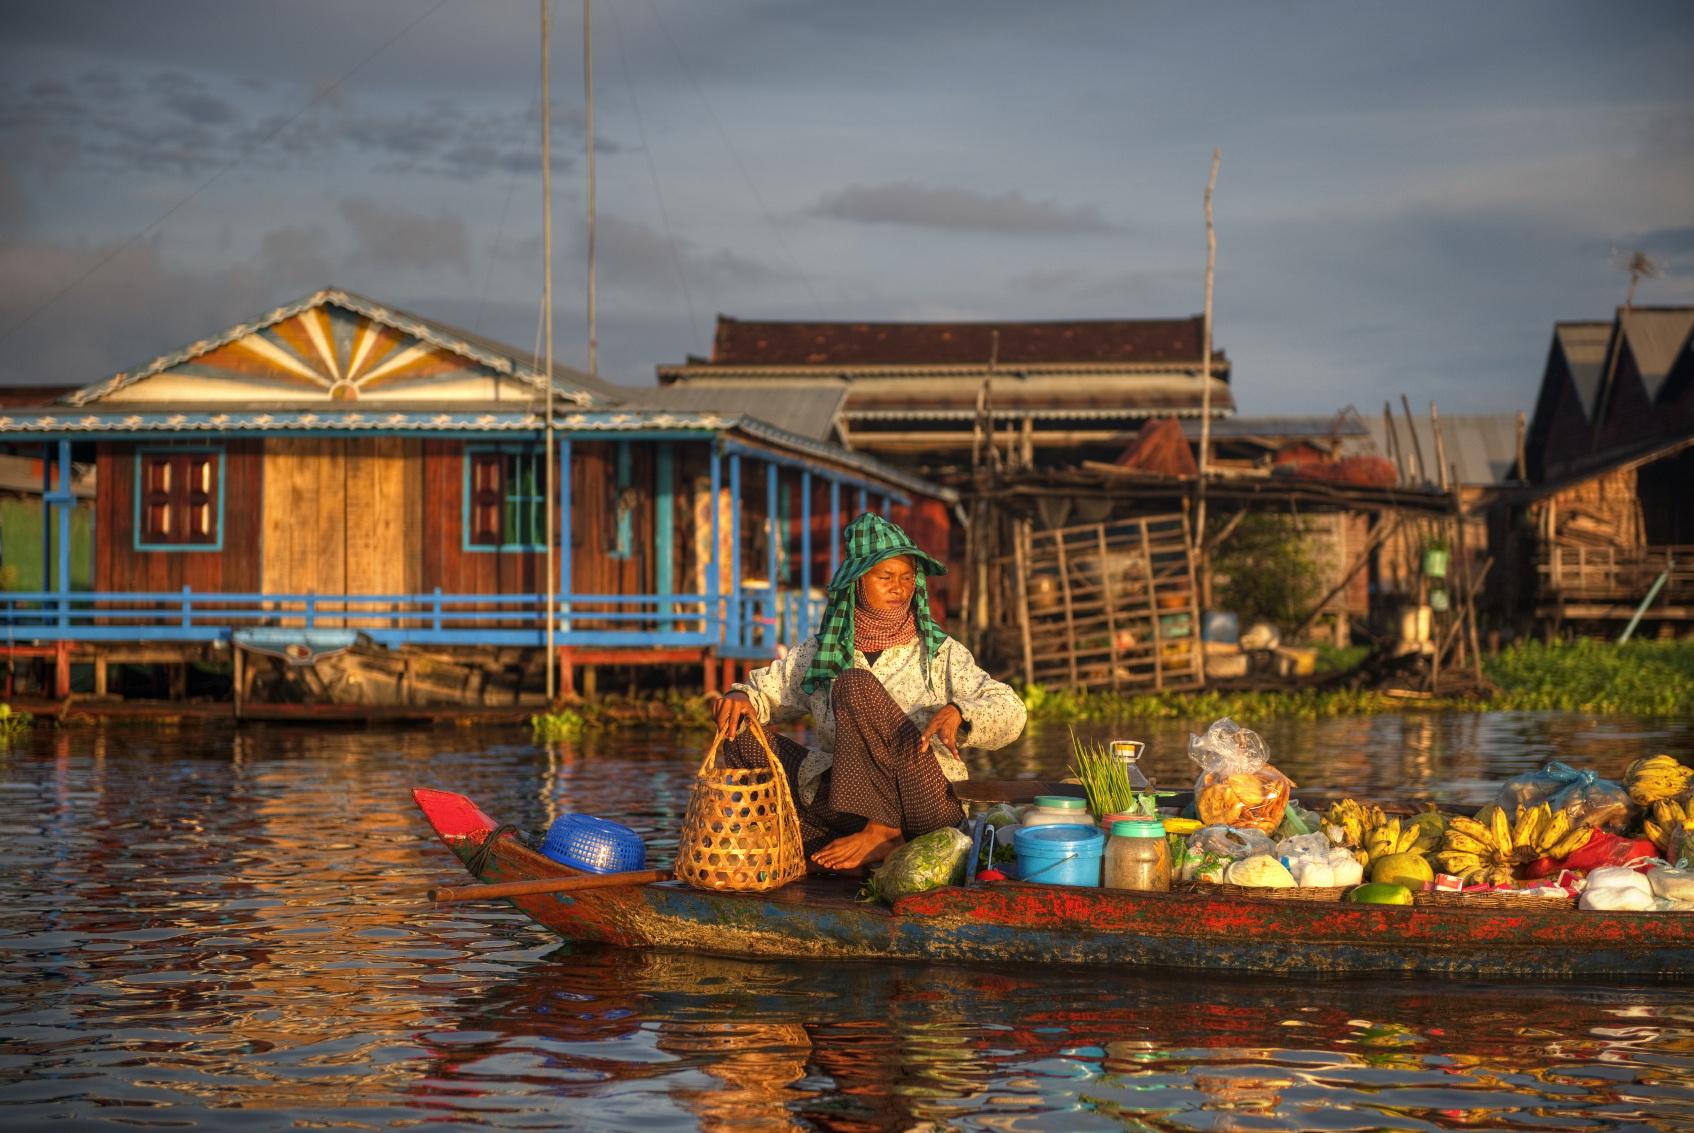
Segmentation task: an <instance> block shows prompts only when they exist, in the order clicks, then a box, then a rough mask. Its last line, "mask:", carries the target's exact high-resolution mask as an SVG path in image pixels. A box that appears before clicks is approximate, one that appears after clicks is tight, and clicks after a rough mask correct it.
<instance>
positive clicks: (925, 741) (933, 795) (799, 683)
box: [712, 513, 1024, 870]
mask: <svg viewBox="0 0 1694 1133" xmlns="http://www.w3.org/2000/svg"><path fill="white" fill-rule="evenodd" d="M845 552H846V553H845V556H844V557H843V559H842V562H841V566H840V567H839V568H838V569H837V570H836V572H835V577H834V578H832V579H830V582H829V591H828V594H829V597H828V601H827V604H826V606H825V608H824V615H823V624H822V627H821V628H820V629H819V631H818V632H817V633H816V634H814V635H812V636H811V637H809V638H807V639H806V640H805V641H804V642H803V643H801V645H800V646H799V647H798V648H796V649H794V650H793V651H792V652H790V653H789V654H788V656H786V657H784V658H782V659H781V660H779V661H777V662H775V663H774V664H772V665H770V666H769V667H768V668H764V669H756V670H754V671H753V672H752V673H751V674H749V675H748V677H747V679H746V680H745V681H744V682H741V683H738V684H734V685H731V686H730V691H729V692H728V694H727V695H725V696H724V697H723V699H721V700H719V701H718V702H717V704H716V705H714V706H713V713H712V714H713V717H714V718H715V719H716V721H717V725H718V730H719V731H720V732H722V733H725V734H726V735H728V736H730V737H733V738H732V739H731V740H730V742H729V743H727V744H726V745H725V750H726V751H727V752H728V753H729V756H728V762H729V763H730V764H731V765H732V766H736V767H763V766H765V756H764V752H763V749H762V748H760V746H759V742H758V740H757V739H755V738H754V737H753V735H752V734H751V730H748V731H745V732H744V731H742V723H743V721H744V719H746V718H748V717H752V718H753V719H755V720H757V721H758V722H759V723H760V724H771V723H777V724H780V723H785V722H788V721H791V720H797V719H799V718H800V717H802V716H805V715H807V714H808V713H809V714H810V715H811V717H812V722H813V725H814V734H815V736H816V742H817V744H818V746H817V748H815V749H807V748H804V747H802V746H800V745H799V744H798V743H795V742H794V741H793V740H791V739H789V738H788V737H786V736H781V735H777V736H772V737H771V740H772V749H773V750H774V751H775V752H776V755H777V758H778V760H779V761H780V762H781V763H782V769H783V771H784V772H785V773H786V774H787V776H788V782H789V785H790V786H791V787H792V788H793V793H794V798H795V801H796V803H798V805H799V808H800V834H801V838H802V839H803V841H804V842H805V849H806V854H807V855H808V857H809V858H810V859H811V860H812V862H814V863H815V864H816V865H817V866H820V867H822V868H824V869H830V870H852V869H857V868H858V867H860V866H865V865H871V864H874V863H876V862H880V861H881V860H882V859H883V858H885V857H887V856H888V855H889V854H890V853H892V852H893V851H894V850H895V849H897V848H898V847H899V846H900V845H901V844H902V843H903V842H905V841H906V840H907V839H910V838H916V837H919V836H921V835H924V834H928V833H929V832H930V831H932V830H939V829H941V828H942V827H943V826H957V825H958V824H959V823H960V822H962V821H963V820H964V810H963V808H962V807H960V806H959V800H958V797H957V796H956V795H955V794H954V793H953V787H952V782H953V781H956V780H959V779H963V778H965V777H966V775H967V772H966V770H965V765H964V763H963V762H962V761H960V759H959V744H960V743H961V742H966V743H969V744H970V745H971V746H972V747H979V748H988V749H993V748H998V747H1004V746H1005V745H1006V744H1009V743H1011V742H1012V741H1013V740H1015V739H1017V738H1018V736H1019V735H1020V734H1022V732H1023V725H1024V707H1023V701H1022V700H1020V699H1019V698H1018V694H1017V693H1016V692H1014V691H1013V690H1012V689H1011V688H1010V687H1009V686H1007V685H1004V684H1002V683H1000V682H999V681H997V680H995V679H994V678H992V677H990V676H989V675H988V674H987V673H985V672H983V671H982V670H981V669H980V668H978V667H977V664H976V660H975V658H973V657H972V656H971V654H970V650H968V649H966V648H965V647H964V646H963V645H960V644H959V643H958V642H957V641H955V640H953V639H952V638H951V637H949V636H947V634H946V633H945V632H944V631H943V630H942V629H941V627H940V626H938V625H936V624H935V619H934V618H932V617H931V616H930V613H929V592H928V590H927V589H926V588H925V585H924V579H925V578H926V577H927V576H934V575H940V574H946V573H947V568H946V567H944V566H942V565H941V564H940V563H939V562H937V561H936V560H935V559H933V558H931V557H930V556H929V555H926V554H925V553H924V552H922V551H920V550H919V549H918V547H917V545H916V544H915V543H913V542H912V540H911V538H910V537H909V536H908V535H907V534H906V533H905V532H904V531H902V530H901V529H900V528H899V527H898V526H896V525H895V524H892V523H890V522H888V521H887V520H886V519H883V518H882V517H881V516H879V515H872V514H870V513H866V514H864V515H861V516H859V518H857V519H855V520H854V521H853V522H852V523H850V524H848V526H847V532H846V547H845ZM932 740H933V741H939V745H940V747H941V748H942V749H944V750H936V749H935V748H933V747H932V746H931V742H932Z"/></svg>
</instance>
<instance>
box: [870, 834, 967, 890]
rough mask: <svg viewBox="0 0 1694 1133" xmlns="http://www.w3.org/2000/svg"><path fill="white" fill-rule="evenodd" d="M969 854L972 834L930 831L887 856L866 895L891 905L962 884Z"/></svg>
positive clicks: (873, 875)
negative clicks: (930, 890)
mask: <svg viewBox="0 0 1694 1133" xmlns="http://www.w3.org/2000/svg"><path fill="white" fill-rule="evenodd" d="M970 853H971V840H970V836H969V835H967V834H965V833H963V832H962V831H959V830H955V829H954V828H953V827H951V826H946V827H943V828H942V829H940V830H931V831H930V832H929V833H928V834H925V835H923V836H922V837H919V838H913V839H912V840H911V841H910V842H907V843H906V844H905V845H904V846H901V847H900V848H899V849H898V850H895V851H894V852H893V853H892V854H890V855H888V860H887V861H885V862H883V863H882V865H881V866H880V867H878V868H877V870H876V872H875V873H873V874H871V876H870V880H869V882H867V884H866V886H865V889H866V891H867V892H866V894H865V896H866V897H868V898H869V899H872V900H878V899H880V900H883V901H889V902H892V901H894V900H895V899H896V898H899V897H904V896H906V895H907V894H910V893H922V892H924V891H925V890H927V889H935V888H937V887H939V886H942V885H959V884H962V883H963V882H964V880H965V862H966V861H967V860H968V859H969V858H970Z"/></svg>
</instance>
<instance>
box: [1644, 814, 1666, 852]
mask: <svg viewBox="0 0 1694 1133" xmlns="http://www.w3.org/2000/svg"><path fill="white" fill-rule="evenodd" d="M1642 826H1643V827H1644V828H1645V830H1646V831H1647V837H1648V838H1649V839H1650V840H1651V841H1652V843H1653V845H1655V846H1657V847H1658V848H1659V851H1660V852H1661V853H1668V852H1669V851H1670V839H1669V838H1667V837H1666V836H1665V831H1664V828H1663V827H1662V826H1660V825H1659V824H1658V823H1656V822H1654V821H1653V820H1652V819H1650V818H1649V819H1648V820H1647V821H1646V822H1644V823H1643V824H1642Z"/></svg>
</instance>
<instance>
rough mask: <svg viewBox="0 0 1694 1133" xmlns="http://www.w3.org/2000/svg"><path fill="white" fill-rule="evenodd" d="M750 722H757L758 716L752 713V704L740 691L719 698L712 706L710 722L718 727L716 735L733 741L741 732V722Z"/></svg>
mask: <svg viewBox="0 0 1694 1133" xmlns="http://www.w3.org/2000/svg"><path fill="white" fill-rule="evenodd" d="M742 720H752V721H753V722H754V723H755V724H757V723H758V722H759V714H758V713H757V712H755V711H753V702H752V701H751V700H749V699H748V697H747V694H746V693H744V692H741V691H739V690H738V691H736V692H732V693H730V694H729V695H727V696H720V697H719V698H718V702H717V703H716V704H714V705H712V722H713V723H715V724H717V726H718V734H719V735H724V736H728V737H729V738H730V739H734V738H735V736H736V734H737V733H739V732H740V731H741V721H742Z"/></svg>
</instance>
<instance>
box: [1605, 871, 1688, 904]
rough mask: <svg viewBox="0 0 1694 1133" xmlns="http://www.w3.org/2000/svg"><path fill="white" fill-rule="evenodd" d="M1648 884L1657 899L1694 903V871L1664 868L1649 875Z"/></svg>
mask: <svg viewBox="0 0 1694 1133" xmlns="http://www.w3.org/2000/svg"><path fill="white" fill-rule="evenodd" d="M1596 872H1598V871H1596ZM1647 884H1648V885H1650V886H1651V887H1652V889H1653V895H1654V896H1656V897H1669V898H1670V899H1671V900H1673V901H1694V870H1687V869H1671V868H1669V867H1663V866H1662V867H1660V868H1659V869H1655V870H1653V871H1651V872H1650V873H1648V874H1647Z"/></svg>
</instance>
